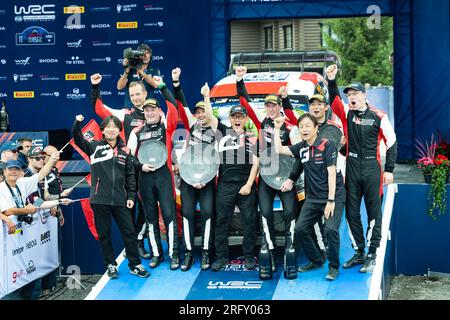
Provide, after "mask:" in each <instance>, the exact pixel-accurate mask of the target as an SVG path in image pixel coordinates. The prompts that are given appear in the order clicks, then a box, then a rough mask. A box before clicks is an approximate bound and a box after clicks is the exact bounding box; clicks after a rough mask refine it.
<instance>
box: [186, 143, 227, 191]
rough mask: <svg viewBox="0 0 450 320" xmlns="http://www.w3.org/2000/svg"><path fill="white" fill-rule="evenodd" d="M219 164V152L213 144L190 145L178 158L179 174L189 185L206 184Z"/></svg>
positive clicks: (213, 175)
mask: <svg viewBox="0 0 450 320" xmlns="http://www.w3.org/2000/svg"><path fill="white" fill-rule="evenodd" d="M219 165H220V158H219V154H218V153H217V151H216V149H215V148H214V146H213V145H211V144H195V145H191V146H189V147H188V148H187V149H186V150H185V151H184V153H183V155H182V156H181V158H180V161H179V166H180V176H181V178H182V179H183V180H184V181H185V182H186V183H188V184H190V185H194V184H203V185H206V184H207V183H208V182H209V181H211V180H212V179H213V178H214V177H215V176H216V175H217V170H219Z"/></svg>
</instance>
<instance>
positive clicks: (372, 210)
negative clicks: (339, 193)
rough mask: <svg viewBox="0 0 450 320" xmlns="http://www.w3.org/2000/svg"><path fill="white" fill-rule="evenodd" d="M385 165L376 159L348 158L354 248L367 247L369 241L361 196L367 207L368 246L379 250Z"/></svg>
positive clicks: (348, 216) (349, 219) (349, 214)
mask: <svg viewBox="0 0 450 320" xmlns="http://www.w3.org/2000/svg"><path fill="white" fill-rule="evenodd" d="M381 175H382V171H381V167H380V164H379V163H378V162H377V161H376V160H371V161H368V160H366V161H361V160H357V159H354V158H352V157H348V158H347V165H346V178H345V186H346V188H347V203H346V219H347V222H348V224H349V227H350V238H351V240H352V244H353V247H354V249H358V250H360V251H362V250H364V248H365V246H366V243H365V240H364V231H363V226H362V222H361V212H360V207H361V198H362V197H363V196H364V203H365V205H366V210H367V221H368V223H367V224H368V227H367V231H366V237H367V246H368V247H369V252H370V253H376V250H377V248H378V247H379V246H380V241H381V221H382V214H381V195H382V192H381V191H382V189H381V187H382V185H381V182H382V180H381Z"/></svg>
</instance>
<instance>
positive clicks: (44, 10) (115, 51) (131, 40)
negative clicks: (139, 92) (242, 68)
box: [0, 0, 209, 131]
mask: <svg viewBox="0 0 450 320" xmlns="http://www.w3.org/2000/svg"><path fill="white" fill-rule="evenodd" d="M208 9H209V5H208V3H207V2H206V1H201V2H198V3H196V5H195V6H193V5H192V4H191V3H189V2H186V1H181V0H174V1H165V0H132V1H126V2H121V1H119V2H114V3H112V2H111V1H108V0H97V1H94V2H92V1H79V2H72V1H69V0H61V1H47V2H36V1H31V0H23V1H2V2H1V3H0V14H1V19H0V83H1V84H2V85H1V86H0V98H1V99H4V100H5V102H6V105H7V107H8V112H9V115H10V125H11V130H14V131H38V130H50V129H70V128H71V126H72V123H73V120H74V117H75V115H77V114H80V113H82V114H83V115H84V116H85V118H86V119H91V118H97V116H96V115H95V113H94V110H93V108H92V106H91V103H90V100H89V97H90V91H91V84H90V80H89V77H90V75H92V74H93V73H97V72H98V73H100V74H101V75H102V77H103V80H102V82H101V88H100V89H101V94H102V97H103V100H104V102H105V103H106V104H107V105H108V106H110V107H113V108H122V106H123V105H124V91H123V90H117V81H118V80H119V78H120V75H121V74H122V73H123V67H122V59H123V51H124V49H126V48H132V49H136V48H137V46H138V45H139V44H141V43H146V44H148V45H149V46H150V47H151V48H152V50H153V52H152V62H151V67H153V68H156V69H159V70H160V71H161V73H162V75H163V76H164V75H165V76H166V77H165V79H167V78H169V79H170V73H171V69H172V68H174V67H176V66H179V67H180V68H182V70H183V75H184V76H183V77H184V78H183V79H186V81H185V82H184V83H183V86H184V90H185V92H186V96H187V99H188V101H189V103H190V104H191V105H192V104H194V103H195V101H196V100H197V99H198V97H199V93H198V92H199V88H200V87H201V85H202V84H203V83H204V82H205V81H207V80H208V74H209V64H206V63H205V64H204V65H201V66H199V65H198V64H197V63H192V62H193V61H206V59H205V58H206V56H207V55H208V53H209V51H208V50H209V49H208V48H209V44H208V39H209V36H208V34H207V33H205V32H201V33H198V34H197V35H196V37H195V38H194V39H193V38H192V34H193V33H195V32H196V31H195V30H204V29H205V27H206V25H207V24H208V20H207V19H206V17H208V16H209V11H208ZM174 12H183V14H184V15H185V16H186V17H189V16H192V17H205V19H194V21H192V19H173V13H174ZM174 35H176V36H174ZM193 41H194V43H193ZM187 49H188V50H187ZM181 53H182V54H181ZM193 75H195V80H193V79H192V76H193ZM188 80H189V81H188ZM166 81H167V80H166ZM190 92H192V93H195V95H194V94H190ZM156 98H158V99H159V100H160V102H161V104H162V106H163V109H165V104H164V103H163V98H162V95H160V94H159V93H158V94H156ZM96 120H98V118H97V119H96Z"/></svg>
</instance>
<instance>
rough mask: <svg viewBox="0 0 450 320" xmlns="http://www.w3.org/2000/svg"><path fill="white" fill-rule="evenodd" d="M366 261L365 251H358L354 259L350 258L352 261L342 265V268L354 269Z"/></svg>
mask: <svg viewBox="0 0 450 320" xmlns="http://www.w3.org/2000/svg"><path fill="white" fill-rule="evenodd" d="M364 260H365V255H364V251H360V250H358V251H356V252H355V254H354V255H353V257H351V258H350V260H348V261H347V262H345V263H344V264H343V265H342V268H344V269H348V268H351V267H354V266H356V265H358V264H363V263H364Z"/></svg>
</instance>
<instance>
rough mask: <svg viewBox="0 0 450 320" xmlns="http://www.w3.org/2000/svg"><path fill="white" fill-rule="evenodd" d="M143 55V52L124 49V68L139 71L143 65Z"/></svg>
mask: <svg viewBox="0 0 450 320" xmlns="http://www.w3.org/2000/svg"><path fill="white" fill-rule="evenodd" d="M144 55H145V51H143V50H133V49H131V48H126V49H125V50H124V51H123V58H124V59H127V60H128V64H127V65H126V66H124V67H125V68H130V69H140V68H141V67H142V65H143V64H144V62H143V59H142V57H143V56H144Z"/></svg>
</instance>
